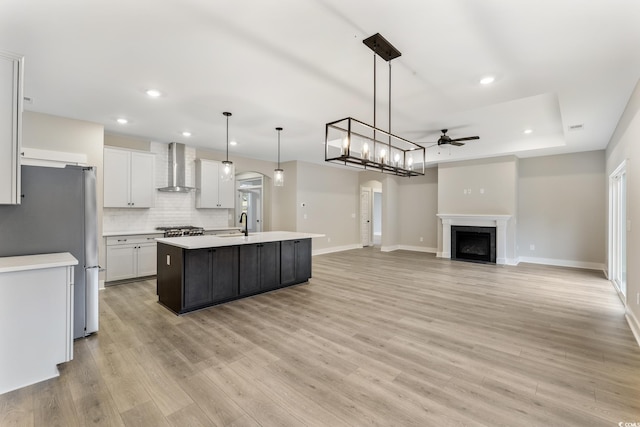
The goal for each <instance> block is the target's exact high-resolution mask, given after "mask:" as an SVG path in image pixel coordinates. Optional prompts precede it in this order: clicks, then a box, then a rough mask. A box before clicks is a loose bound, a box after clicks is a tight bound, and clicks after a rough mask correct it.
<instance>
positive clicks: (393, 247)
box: [380, 245, 400, 252]
mask: <svg viewBox="0 0 640 427" xmlns="http://www.w3.org/2000/svg"><path fill="white" fill-rule="evenodd" d="M398 249H400V245H389V246H380V252H393V251H397V250H398Z"/></svg>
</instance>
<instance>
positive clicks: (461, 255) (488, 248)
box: [451, 225, 496, 264]
mask: <svg viewBox="0 0 640 427" xmlns="http://www.w3.org/2000/svg"><path fill="white" fill-rule="evenodd" d="M451 259H455V260H461V261H471V262H481V263H491V264H495V263H496V227H472V226H458V225H455V226H451Z"/></svg>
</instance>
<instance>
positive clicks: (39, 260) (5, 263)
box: [0, 252, 78, 273]
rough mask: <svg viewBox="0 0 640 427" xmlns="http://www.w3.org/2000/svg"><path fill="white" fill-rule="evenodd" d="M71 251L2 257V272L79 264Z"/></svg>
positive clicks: (0, 258) (0, 266)
mask: <svg viewBox="0 0 640 427" xmlns="http://www.w3.org/2000/svg"><path fill="white" fill-rule="evenodd" d="M77 264H78V260H77V259H75V257H74V256H73V255H71V254H70V253H69V252H60V253H52V254H38V255H23V256H8V257H0V273H9V272H13V271H26V270H38V269H42V268H54V267H66V266H69V265H77Z"/></svg>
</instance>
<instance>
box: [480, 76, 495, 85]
mask: <svg viewBox="0 0 640 427" xmlns="http://www.w3.org/2000/svg"><path fill="white" fill-rule="evenodd" d="M494 81H496V78H495V77H493V76H486V77H483V78H482V79H480V84H481V85H490V84H491V83H493V82H494Z"/></svg>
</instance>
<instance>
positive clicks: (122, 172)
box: [104, 148, 155, 208]
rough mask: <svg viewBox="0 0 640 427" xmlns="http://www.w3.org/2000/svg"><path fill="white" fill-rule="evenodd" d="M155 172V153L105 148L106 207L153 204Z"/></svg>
mask: <svg viewBox="0 0 640 427" xmlns="http://www.w3.org/2000/svg"><path fill="white" fill-rule="evenodd" d="M154 176H155V155H154V154H151V153H143V152H137V151H128V150H120V149H114V148H105V149H104V207H105V208H152V207H153V206H154V204H155V186H154Z"/></svg>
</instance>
